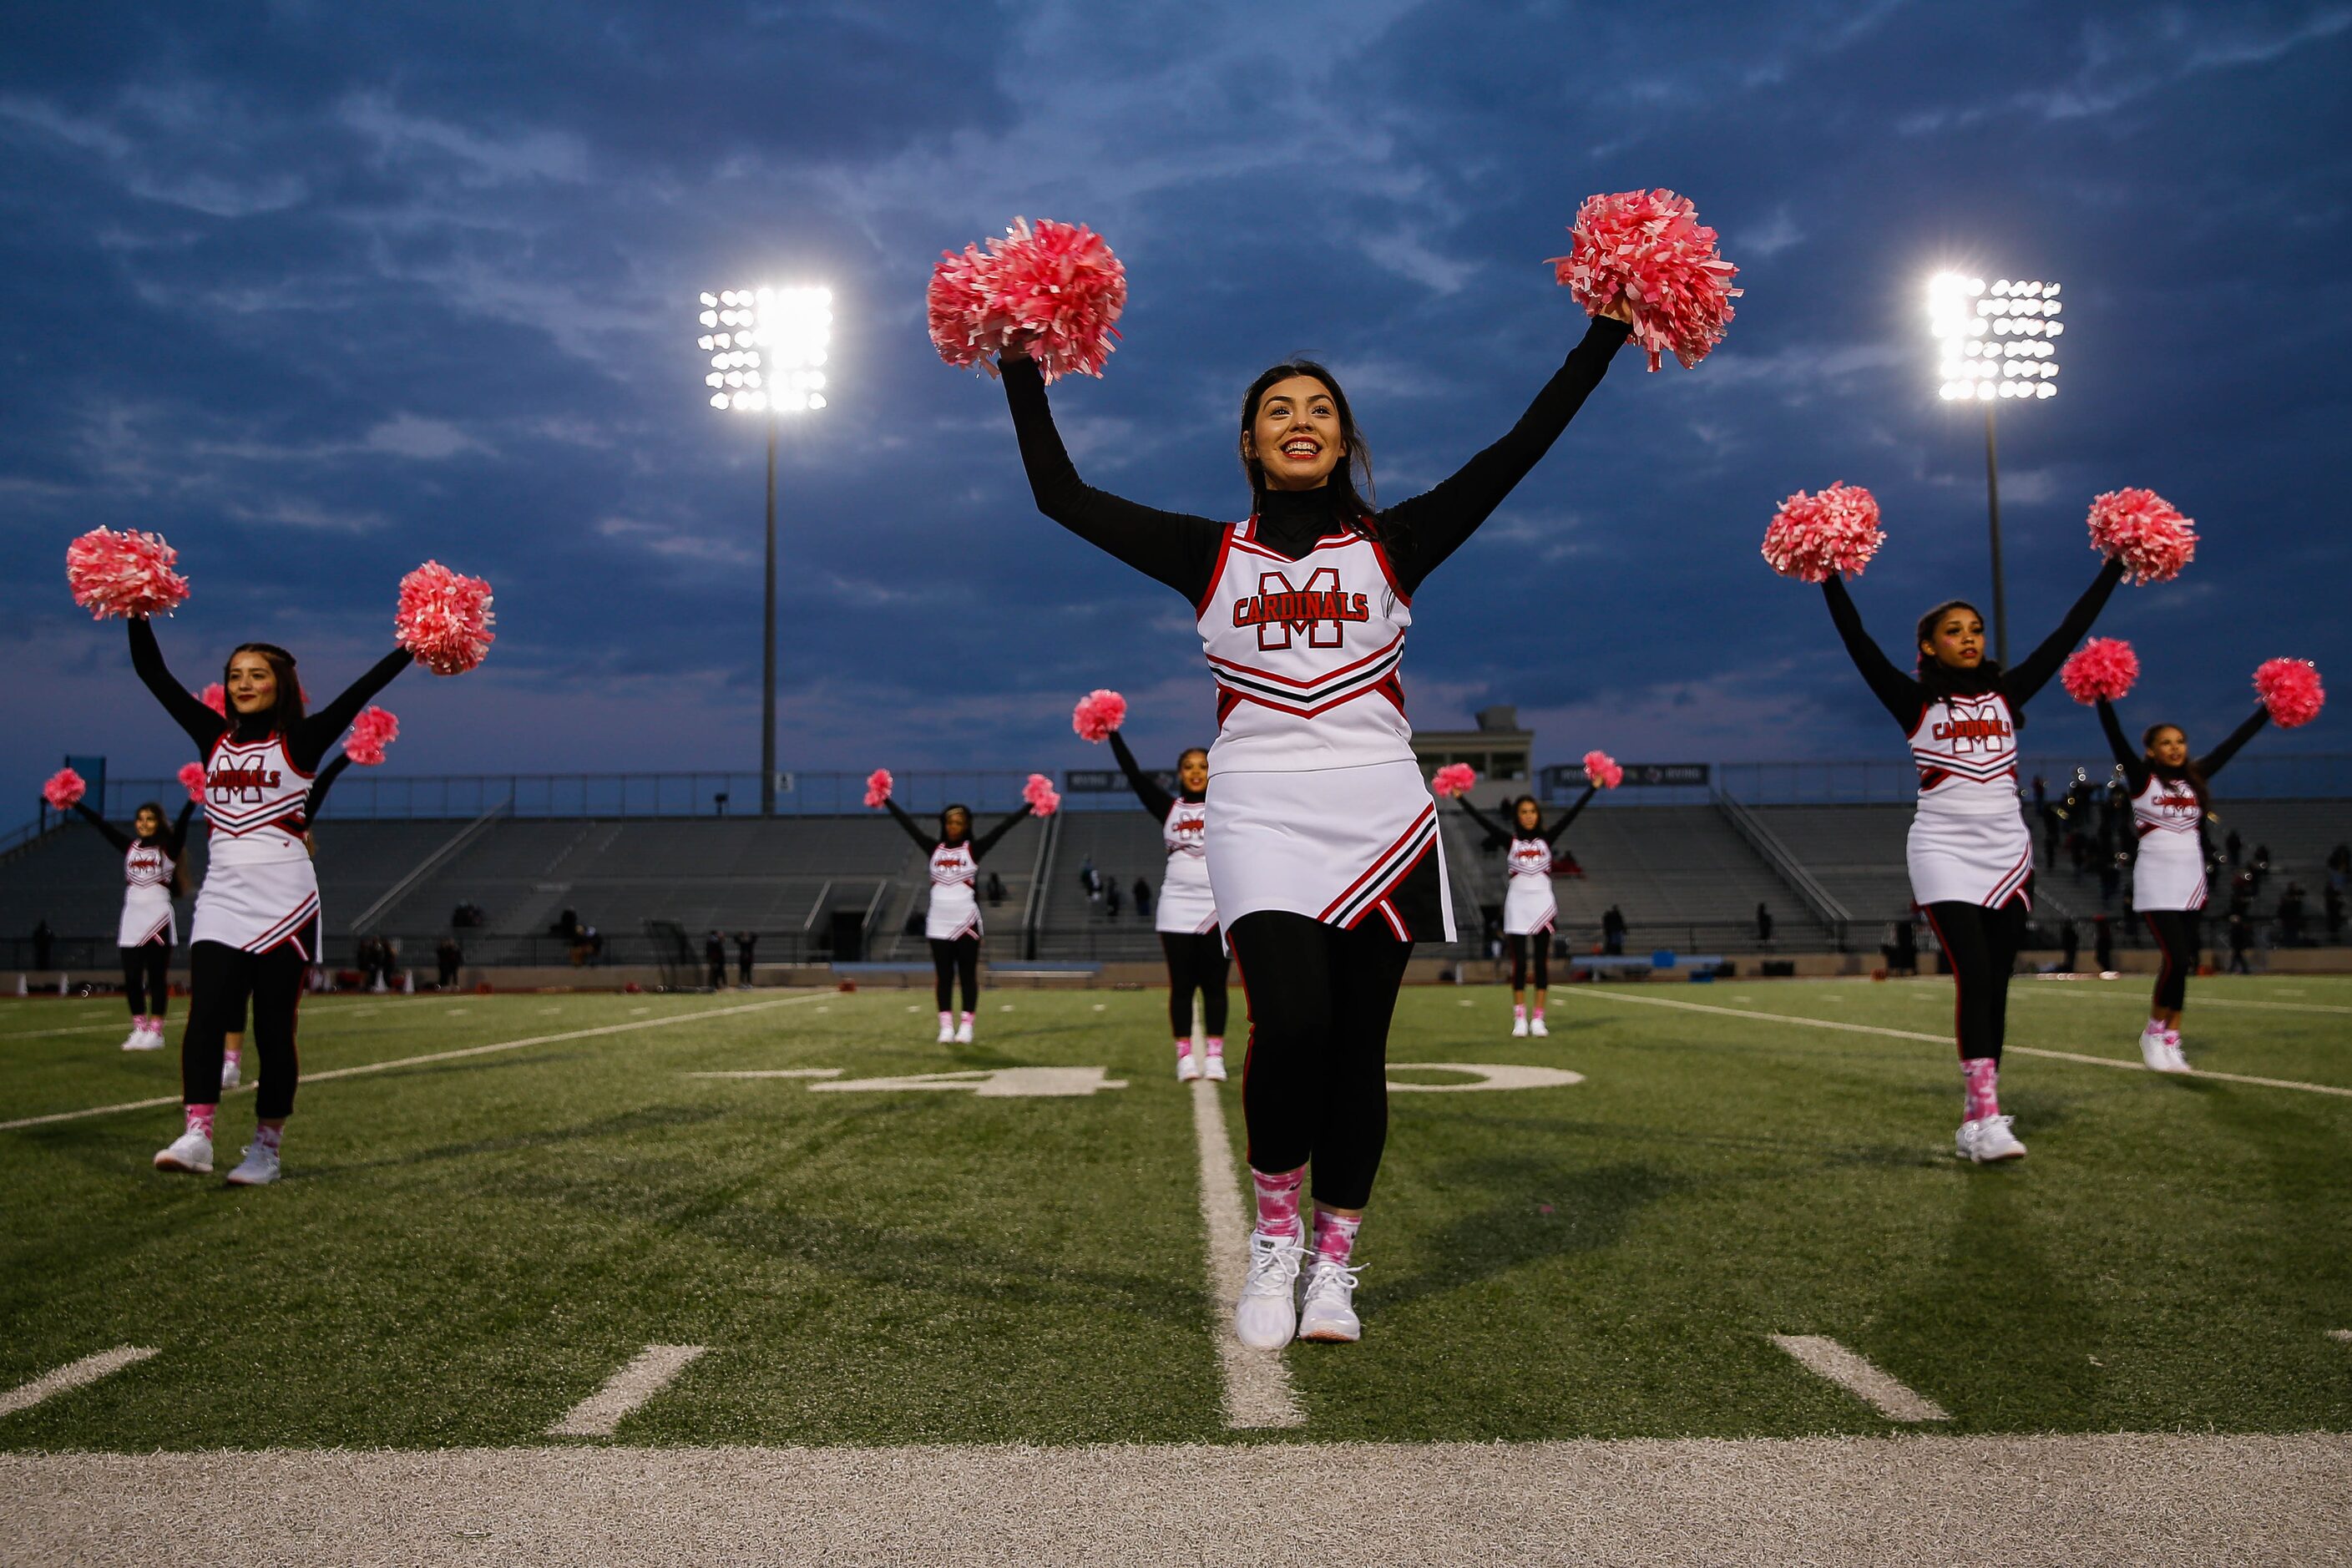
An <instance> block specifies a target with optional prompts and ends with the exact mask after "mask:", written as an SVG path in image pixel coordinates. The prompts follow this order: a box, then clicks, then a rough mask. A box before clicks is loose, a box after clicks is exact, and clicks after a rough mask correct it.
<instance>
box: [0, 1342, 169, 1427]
mask: <svg viewBox="0 0 2352 1568" xmlns="http://www.w3.org/2000/svg"><path fill="white" fill-rule="evenodd" d="M155 1353H156V1352H153V1351H152V1350H148V1349H146V1348H145V1347H143V1346H141V1345H117V1346H115V1347H114V1348H113V1349H112V1350H110V1351H100V1352H98V1353H97V1354H96V1355H86V1356H84V1357H82V1358H81V1360H79V1361H76V1362H68V1363H66V1364H65V1365H63V1366H61V1367H59V1368H58V1369H57V1370H56V1371H55V1372H46V1373H42V1374H41V1375H40V1376H38V1377H37V1378H35V1379H33V1381H32V1382H30V1383H26V1384H18V1385H17V1386H16V1387H15V1388H12V1389H10V1390H9V1391H8V1392H7V1393H5V1394H0V1415H15V1414H16V1412H18V1411H19V1410H26V1409H30V1408H31V1407H32V1406H34V1405H38V1404H39V1403H40V1402H41V1401H42V1400H44V1399H47V1398H48V1397H50V1396H51V1395H52V1394H63V1393H64V1392H66V1390H68V1389H69V1388H79V1387H80V1386H81V1385H82V1384H86V1383H96V1382H97V1381H98V1380H99V1379H100V1378H101V1377H105V1376H107V1375H109V1374H110V1373H118V1372H121V1370H122V1369H123V1368H124V1367H126V1366H135V1365H137V1364H138V1363H141V1362H142V1361H145V1360H146V1359H147V1358H148V1357H149V1356H151V1355H153V1354H155Z"/></svg>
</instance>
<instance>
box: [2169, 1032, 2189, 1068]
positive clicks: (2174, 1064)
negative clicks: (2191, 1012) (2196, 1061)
mask: <svg viewBox="0 0 2352 1568" xmlns="http://www.w3.org/2000/svg"><path fill="white" fill-rule="evenodd" d="M2164 1059H2165V1062H2166V1064H2167V1065H2166V1067H2165V1069H2164V1070H2165V1071H2167V1072H2187V1071H2189V1055H2188V1053H2187V1052H2185V1051H2183V1050H2182V1049H2181V1048H2180V1031H2179V1030H2178V1029H2167V1030H2165V1031H2164Z"/></svg>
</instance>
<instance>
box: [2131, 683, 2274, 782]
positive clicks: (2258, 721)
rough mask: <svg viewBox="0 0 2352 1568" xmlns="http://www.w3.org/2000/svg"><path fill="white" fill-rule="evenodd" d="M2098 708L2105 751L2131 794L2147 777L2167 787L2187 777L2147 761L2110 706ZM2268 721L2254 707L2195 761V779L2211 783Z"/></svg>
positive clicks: (2183, 772) (2264, 710)
mask: <svg viewBox="0 0 2352 1568" xmlns="http://www.w3.org/2000/svg"><path fill="white" fill-rule="evenodd" d="M2098 707H2099V728H2100V729H2102V730H2105V731H2106V732H2107V749H2108V750H2109V751H2111V752H2115V754H2116V766H2117V767H2119V768H2121V769H2123V771H2124V782H2125V784H2126V786H2128V787H2129V789H2130V791H2131V793H2132V794H2134V795H2137V794H2138V793H2139V792H2140V791H2142V790H2144V789H2146V788H2147V781H2148V780H2149V778H2151V777H2155V778H2160V779H2163V780H2165V781H2166V782H2168V783H2179V782H2181V781H2182V780H2185V779H2186V778H2187V777H2188V770H2187V769H2185V768H2168V767H2166V766H2165V765H2164V764H2162V763H2158V762H2154V761H2152V760H2150V758H2149V757H2148V755H2147V752H2143V751H2141V750H2140V749H2139V748H2137V746H2134V745H2133V744H2132V743H2131V742H2130V741H2129V740H2128V739H2127V738H2126V736H2125V734H2124V727H2123V722H2122V721H2121V720H2119V719H2117V718H2116V710H2115V705H2114V704H2113V703H2111V702H2109V701H2108V700H2106V699H2105V698H2104V697H2102V698H2100V699H2099V703H2098ZM2270 721H2271V710H2269V709H2267V708H2263V707H2259V706H2258V707H2256V708H2255V710H2253V711H2252V713H2250V714H2248V715H2247V716H2246V721H2245V722H2244V723H2242V724H2240V725H2239V726H2238V727H2237V728H2236V729H2234V730H2232V731H2230V735H2229V738H2228V739H2227V740H2225V741H2223V742H2221V744H2220V745H2218V746H2216V747H2214V748H2213V749H2212V750H2211V751H2210V752H2206V753H2205V754H2204V755H2203V756H2201V757H2200V758H2198V759H2197V763H2196V767H2197V773H2198V776H2199V777H2200V778H2203V779H2208V780H2210V779H2211V778H2212V776H2213V775H2214V774H2215V773H2220V772H2221V769H2222V767H2223V766H2224V765H2225V764H2226V763H2228V762H2229V760H2230V759H2231V757H2234V756H2236V755H2237V754H2238V749H2239V748H2240V747H2242V746H2243V745H2244V744H2245V743H2246V742H2249V741H2251V740H2252V739H2253V738H2254V731H2257V730H2260V729H2261V728H2262V727H2263V725H2265V724H2267V723H2269V722H2270Z"/></svg>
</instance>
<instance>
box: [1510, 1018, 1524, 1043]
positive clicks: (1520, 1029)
mask: <svg viewBox="0 0 2352 1568" xmlns="http://www.w3.org/2000/svg"><path fill="white" fill-rule="evenodd" d="M1527 1037H1528V1016H1527V1015H1526V1014H1524V1013H1520V1014H1517V1015H1516V1016H1513V1018H1512V1019H1511V1038H1513V1039H1515V1040H1524V1039H1526V1038H1527Z"/></svg>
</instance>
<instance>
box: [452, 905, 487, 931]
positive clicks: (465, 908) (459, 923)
mask: <svg viewBox="0 0 2352 1568" xmlns="http://www.w3.org/2000/svg"><path fill="white" fill-rule="evenodd" d="M449 923H450V925H451V926H453V927H455V928H456V929H457V930H458V931H478V930H479V929H481V924H482V906H481V905H479V904H478V903H476V902H474V900H471V899H467V900H462V901H461V902H460V903H459V904H458V905H457V908H456V909H455V910H451V911H450V912H449Z"/></svg>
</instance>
